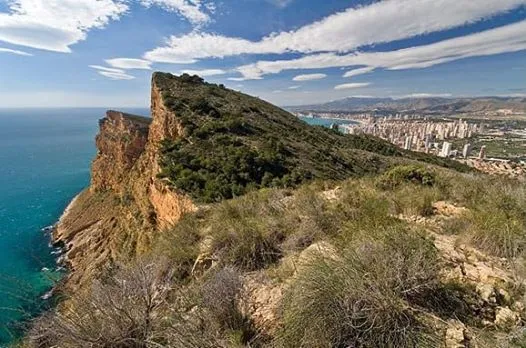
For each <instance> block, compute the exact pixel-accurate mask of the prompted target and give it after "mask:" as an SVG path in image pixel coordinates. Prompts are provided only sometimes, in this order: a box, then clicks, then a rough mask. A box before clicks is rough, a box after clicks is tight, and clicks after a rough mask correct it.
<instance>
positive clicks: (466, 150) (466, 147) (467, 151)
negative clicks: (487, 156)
mask: <svg viewBox="0 0 526 348" xmlns="http://www.w3.org/2000/svg"><path fill="white" fill-rule="evenodd" d="M471 150H472V145H471V144H470V143H467V144H466V145H464V148H463V149H462V157H464V158H468V157H469V156H470V155H471Z"/></svg>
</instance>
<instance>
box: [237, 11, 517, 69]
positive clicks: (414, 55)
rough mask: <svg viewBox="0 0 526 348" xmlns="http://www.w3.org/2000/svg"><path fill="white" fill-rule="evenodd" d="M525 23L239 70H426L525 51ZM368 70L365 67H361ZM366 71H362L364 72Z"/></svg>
mask: <svg viewBox="0 0 526 348" xmlns="http://www.w3.org/2000/svg"><path fill="white" fill-rule="evenodd" d="M524 33H526V20H524V21H521V22H517V23H514V24H509V25H506V26H503V27H499V28H496V29H490V30H486V31H483V32H480V33H476V34H471V35H466V36H462V37H457V38H454V39H449V40H444V41H440V42H437V43H433V44H429V45H423V46H415V47H410V48H404V49H400V50H395V51H387V52H357V53H352V54H347V55H339V54H336V53H322V54H314V55H309V56H305V57H302V58H298V59H292V60H277V61H259V62H256V63H253V64H248V65H244V66H241V67H238V68H237V70H238V71H239V72H240V73H241V74H242V75H243V78H244V79H261V78H262V76H263V75H267V74H277V73H280V72H282V71H284V70H298V69H321V68H335V67H348V66H366V67H368V68H384V69H388V70H403V69H418V68H427V67H431V66H434V65H437V64H442V63H447V62H451V61H455V60H458V59H463V58H469V57H478V56H488V55H494V54H501V53H508V52H518V51H522V50H526V35H524ZM361 69H365V68H361ZM363 71H364V70H362V72H363Z"/></svg>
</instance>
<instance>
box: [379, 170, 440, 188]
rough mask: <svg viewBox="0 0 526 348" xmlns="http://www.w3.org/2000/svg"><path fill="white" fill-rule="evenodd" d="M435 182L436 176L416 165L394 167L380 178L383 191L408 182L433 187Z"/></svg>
mask: <svg viewBox="0 0 526 348" xmlns="http://www.w3.org/2000/svg"><path fill="white" fill-rule="evenodd" d="M435 181H436V179H435V174H434V173H433V172H431V171H429V170H427V169H426V168H424V167H420V166H416V165H404V166H397V167H394V168H393V169H391V170H389V171H387V172H386V173H384V174H383V175H382V176H380V178H379V179H378V185H379V187H381V188H383V189H393V188H395V187H397V186H399V185H401V184H403V183H407V182H409V183H414V184H418V185H423V186H433V185H434V184H435Z"/></svg>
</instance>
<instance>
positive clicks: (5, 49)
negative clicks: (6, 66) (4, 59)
mask: <svg viewBox="0 0 526 348" xmlns="http://www.w3.org/2000/svg"><path fill="white" fill-rule="evenodd" d="M0 53H11V54H16V55H19V56H28V57H29V56H32V54H31V53H27V52H24V51H19V50H12V49H10V48H5V47H0Z"/></svg>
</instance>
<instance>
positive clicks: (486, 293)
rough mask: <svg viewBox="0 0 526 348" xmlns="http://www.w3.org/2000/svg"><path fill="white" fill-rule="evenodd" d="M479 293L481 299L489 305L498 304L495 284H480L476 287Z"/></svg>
mask: <svg viewBox="0 0 526 348" xmlns="http://www.w3.org/2000/svg"><path fill="white" fill-rule="evenodd" d="M476 290H477V293H478V294H479V295H480V298H482V299H483V300H484V301H485V302H487V303H495V302H496V296H495V288H494V287H493V284H485V283H480V284H477V286H476Z"/></svg>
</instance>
